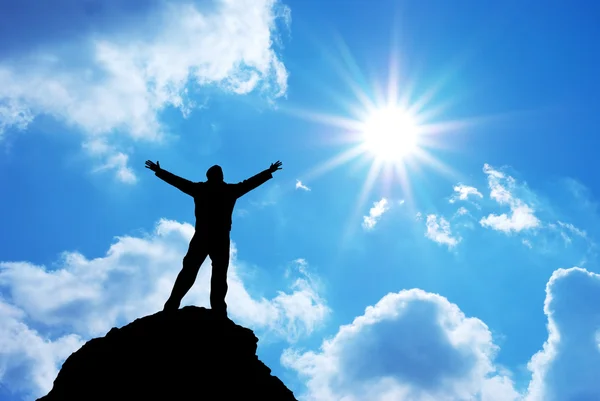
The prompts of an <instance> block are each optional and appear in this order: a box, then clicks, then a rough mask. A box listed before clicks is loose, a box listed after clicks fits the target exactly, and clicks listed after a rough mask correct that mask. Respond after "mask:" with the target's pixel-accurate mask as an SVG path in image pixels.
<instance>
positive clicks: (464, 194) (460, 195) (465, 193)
mask: <svg viewBox="0 0 600 401" xmlns="http://www.w3.org/2000/svg"><path fill="white" fill-rule="evenodd" d="M454 192H456V193H455V194H454V195H453V196H452V197H451V198H450V203H454V202H456V201H457V200H467V199H468V198H469V196H476V197H479V198H483V195H482V194H481V192H479V191H478V190H477V188H475V187H470V186H468V185H463V184H458V185H455V186H454Z"/></svg>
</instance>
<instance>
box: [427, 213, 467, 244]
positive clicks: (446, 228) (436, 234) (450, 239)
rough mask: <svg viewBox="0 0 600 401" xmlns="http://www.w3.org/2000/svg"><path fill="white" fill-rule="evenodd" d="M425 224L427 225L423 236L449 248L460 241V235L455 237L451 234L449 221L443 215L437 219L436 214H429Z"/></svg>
mask: <svg viewBox="0 0 600 401" xmlns="http://www.w3.org/2000/svg"><path fill="white" fill-rule="evenodd" d="M425 224H426V226H427V231H426V232H425V236H426V237H427V238H429V239H430V240H432V241H435V242H437V243H438V244H445V245H447V246H448V248H449V249H450V248H452V247H454V246H456V245H457V244H458V243H459V242H460V241H461V238H460V237H455V236H453V235H452V231H451V230H450V223H449V222H448V220H446V219H444V218H443V217H439V220H438V216H436V215H435V214H430V215H428V216H427V221H426V223H425Z"/></svg>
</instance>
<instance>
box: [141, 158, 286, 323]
mask: <svg viewBox="0 0 600 401" xmlns="http://www.w3.org/2000/svg"><path fill="white" fill-rule="evenodd" d="M146 168H149V169H150V170H152V171H154V172H155V174H156V176H157V177H158V178H160V179H162V180H164V181H165V182H167V183H169V184H171V185H173V186H174V187H176V188H178V189H179V190H181V191H182V192H184V193H186V194H188V195H190V196H192V197H193V198H194V203H195V209H196V210H195V214H196V232H195V233H194V236H193V237H192V240H191V241H190V245H189V248H188V252H187V254H186V255H185V257H184V258H183V268H182V269H181V271H180V272H179V275H178V276H177V279H176V280H175V285H174V286H173V290H172V291H171V296H170V297H169V299H168V300H167V302H166V303H165V306H164V309H163V310H164V311H171V310H177V309H179V304H180V303H181V299H182V298H183V297H184V295H185V294H186V293H187V292H188V291H189V290H190V288H192V285H193V284H194V281H196V276H197V275H198V270H200V266H201V265H202V263H203V262H204V260H205V259H206V257H207V256H210V259H211V262H212V275H211V280H210V306H211V308H212V309H213V310H214V311H215V312H217V313H219V314H221V315H225V316H226V315H227V304H226V303H225V296H226V295H227V269H228V268H229V245H230V242H229V241H230V240H229V233H230V231H231V216H232V214H233V207H234V206H235V202H236V200H237V199H238V198H239V197H241V196H243V195H245V194H246V193H248V192H250V191H251V190H253V189H255V188H256V187H258V186H260V185H262V184H264V183H265V182H267V181H268V180H270V179H271V178H273V175H272V174H273V173H274V172H275V171H277V170H281V162H280V161H277V162H275V163H272V164H271V166H270V167H269V168H268V169H266V170H264V171H262V172H260V173H258V174H256V175H255V176H253V177H250V178H248V179H247V180H244V181H242V182H240V183H237V184H230V183H226V182H224V180H223V170H222V169H221V167H220V166H217V165H215V166H212V167H211V168H209V169H208V171H207V172H206V178H207V180H206V181H204V182H192V181H189V180H186V179H185V178H181V177H179V176H176V175H175V174H173V173H170V172H168V171H167V170H163V169H162V168H161V167H160V164H159V162H158V161H157V162H156V163H154V162H152V161H150V160H147V161H146Z"/></svg>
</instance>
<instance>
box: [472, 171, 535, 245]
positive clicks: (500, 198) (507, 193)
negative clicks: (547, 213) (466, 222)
mask: <svg viewBox="0 0 600 401" xmlns="http://www.w3.org/2000/svg"><path fill="white" fill-rule="evenodd" d="M483 172H484V173H486V174H487V176H488V185H489V188H490V197H491V198H492V199H494V200H495V201H496V202H498V203H499V204H500V205H508V206H509V207H510V211H511V213H510V216H509V215H508V214H507V213H502V214H500V215H496V214H490V215H488V216H487V217H484V218H482V219H481V220H480V221H479V223H480V224H481V225H482V226H483V227H489V228H492V229H494V230H498V231H502V232H505V233H511V232H520V231H523V230H528V229H532V228H536V227H539V226H540V220H539V219H538V218H537V217H536V216H535V214H534V210H533V208H532V207H531V206H529V205H527V204H525V202H523V200H521V199H519V198H517V197H516V196H515V195H514V194H513V193H512V192H511V190H512V189H514V188H515V180H514V178H512V177H510V176H506V175H505V174H504V173H502V172H500V171H498V170H495V169H494V168H492V167H491V166H490V165H489V164H485V165H484V166H483Z"/></svg>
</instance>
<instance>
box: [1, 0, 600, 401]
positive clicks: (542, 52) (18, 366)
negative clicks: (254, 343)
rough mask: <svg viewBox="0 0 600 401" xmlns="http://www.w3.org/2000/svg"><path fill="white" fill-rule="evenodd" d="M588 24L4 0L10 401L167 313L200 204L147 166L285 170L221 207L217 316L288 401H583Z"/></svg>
mask: <svg viewBox="0 0 600 401" xmlns="http://www.w3.org/2000/svg"><path fill="white" fill-rule="evenodd" d="M599 13H600V6H598V5H596V4H592V3H591V2H580V1H574V2H558V1H545V2H541V1H533V2H525V3H523V2H517V1H505V2H498V3H493V4H492V3H490V2H479V1H474V0H464V1H455V2H447V1H442V0H428V1H391V0H379V1H377V2H373V1H366V0H352V1H342V0H328V1H317V0H286V1H285V2H282V1H278V0H235V1H234V0H214V1H208V0H207V1H195V2H194V1H186V2H180V1H166V0H164V1H163V0H153V1H138V0H135V1H128V2H121V1H118V0H105V1H99V0H86V1H75V0H60V1H55V2H53V3H52V5H49V3H48V4H45V3H43V2H37V1H36V2H34V1H33V0H23V1H20V2H18V3H16V2H11V1H6V0H0V37H1V40H0V149H1V150H0V151H1V158H0V188H1V189H2V196H1V197H0V222H2V224H0V238H1V239H2V240H1V241H0V399H1V400H3V401H16V400H30V399H35V398H36V397H39V396H42V395H44V394H46V393H47V392H48V391H49V390H50V389H51V387H52V382H53V380H54V379H55V377H56V375H57V373H58V371H59V369H60V366H61V364H62V363H63V361H64V360H65V359H66V358H67V357H68V356H69V355H70V354H71V353H72V352H74V351H75V350H77V349H78V348H79V347H80V346H81V345H82V344H84V343H85V342H86V341H88V340H90V339H92V338H95V337H101V336H104V335H105V334H106V333H107V332H108V331H109V330H110V329H111V328H112V327H121V326H123V325H126V324H127V323H129V322H131V321H133V320H134V319H137V318H139V317H142V316H146V315H150V314H153V313H156V312H158V311H159V310H161V309H162V306H163V304H164V302H165V300H166V299H167V297H168V295H169V293H170V290H171V287H172V285H173V282H174V279H175V277H176V275H177V273H178V272H179V269H180V268H181V260H182V258H183V255H184V254H185V252H186V250H187V247H188V243H189V240H190V238H191V237H192V235H193V232H194V228H193V226H194V215H193V200H192V198H190V197H189V196H188V195H185V194H183V193H182V192H179V191H178V190H177V189H175V188H173V187H171V186H169V185H167V184H166V183H165V182H163V181H161V180H160V179H158V178H157V177H155V176H154V174H153V173H152V172H151V171H150V170H148V169H146V168H144V162H145V161H146V160H148V159H150V160H153V161H157V160H158V161H160V164H161V166H162V168H164V169H166V170H168V171H171V172H173V173H175V174H177V175H180V176H182V177H185V178H187V179H190V180H193V181H202V180H204V179H205V172H206V170H207V169H208V168H209V167H210V166H212V165H213V164H219V165H221V166H222V167H223V170H224V173H225V180H226V181H228V182H239V181H242V180H244V179H246V178H248V177H250V176H252V175H254V174H256V173H258V172H260V171H262V170H264V169H266V168H268V167H269V165H270V163H272V162H275V161H277V160H281V161H282V162H283V166H282V167H283V170H281V171H278V172H276V173H275V174H274V177H273V179H272V180H270V181H268V182H267V183H265V184H264V185H262V186H261V187H259V188H257V189H255V190H254V191H252V192H250V193H248V194H247V195H245V196H244V197H242V198H240V199H239V200H238V202H237V204H236V209H235V212H234V215H233V229H232V232H231V239H232V247H231V259H230V261H231V264H230V269H229V277H228V282H229V292H228V295H227V303H228V305H229V316H230V318H231V319H232V320H234V321H235V322H236V323H238V324H241V325H244V326H246V327H249V328H251V329H252V330H253V331H254V332H255V333H256V334H257V336H258V337H259V339H260V340H259V348H258V355H259V357H260V359H261V360H262V361H264V362H265V363H266V364H267V365H268V366H269V367H271V369H272V371H273V374H275V375H277V376H278V377H280V378H281V379H282V380H283V382H284V383H285V384H286V385H287V386H288V387H289V388H290V389H291V390H292V391H293V392H294V393H295V395H296V396H297V397H298V399H299V400H304V401H329V400H336V401H338V400H340V401H341V400H343V401H359V400H373V401H378V400H381V401H383V400H406V401H409V400H410V401H429V400H442V401H443V400H480V401H515V400H523V401H536V400H541V401H575V400H577V401H587V400H598V399H600V382H599V381H598V380H597V377H598V376H599V375H600V269H599V264H598V249H597V243H598V241H599V238H600V237H599V236H600V210H599V209H598V198H599V197H600V182H599V181H598V179H597V178H596V172H597V168H595V167H594V166H595V164H596V161H597V149H598V147H599V145H600V139H599V137H598V135H597V134H598V132H597V131H598V128H597V127H598V126H599V123H600V103H599V101H598V96H597V94H598V93H599V92H600V79H599V78H598V74H597V71H598V64H599V63H600V51H598V50H599V48H598V43H597V42H598V41H597V40H596V38H597V37H598V36H599V35H600V26H599V25H598V24H597V16H598V15H599ZM209 280H210V261H207V262H205V264H204V265H203V266H202V268H201V270H200V274H199V276H198V280H197V282H196V284H195V286H194V287H193V289H192V290H191V291H190V292H189V293H188V295H186V297H185V298H184V299H183V302H182V305H197V306H204V307H209ZM197 363H199V364H201V363H202V361H197Z"/></svg>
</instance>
